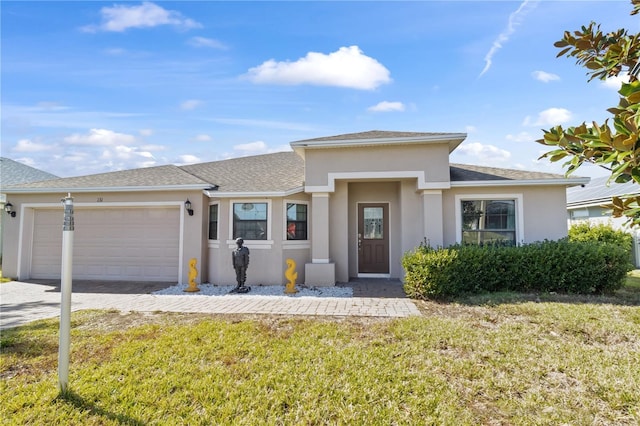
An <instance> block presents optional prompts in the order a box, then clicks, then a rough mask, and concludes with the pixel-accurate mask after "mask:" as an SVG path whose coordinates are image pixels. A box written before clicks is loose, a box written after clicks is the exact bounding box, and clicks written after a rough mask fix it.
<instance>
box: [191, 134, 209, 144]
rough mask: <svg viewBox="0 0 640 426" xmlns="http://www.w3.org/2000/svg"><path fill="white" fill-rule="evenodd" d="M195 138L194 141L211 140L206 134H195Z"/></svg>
mask: <svg viewBox="0 0 640 426" xmlns="http://www.w3.org/2000/svg"><path fill="white" fill-rule="evenodd" d="M194 139H195V140H196V142H210V141H211V136H209V135H206V134H204V133H203V134H200V135H196V137H195V138H194Z"/></svg>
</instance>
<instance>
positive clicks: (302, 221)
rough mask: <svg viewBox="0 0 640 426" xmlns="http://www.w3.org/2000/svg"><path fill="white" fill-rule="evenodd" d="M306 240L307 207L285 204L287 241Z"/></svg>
mask: <svg viewBox="0 0 640 426" xmlns="http://www.w3.org/2000/svg"><path fill="white" fill-rule="evenodd" d="M306 239H307V205H306V204H297V203H287V240H306Z"/></svg>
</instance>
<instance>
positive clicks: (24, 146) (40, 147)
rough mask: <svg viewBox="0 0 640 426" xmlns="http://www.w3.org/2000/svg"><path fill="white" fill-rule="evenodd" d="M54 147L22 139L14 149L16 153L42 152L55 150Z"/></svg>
mask: <svg viewBox="0 0 640 426" xmlns="http://www.w3.org/2000/svg"><path fill="white" fill-rule="evenodd" d="M53 148H54V147H53V146H52V145H47V144H43V143H39V142H34V141H32V140H30V139H20V140H19V141H18V143H17V144H16V146H15V147H14V148H13V151H14V152H42V151H49V150H51V149H53Z"/></svg>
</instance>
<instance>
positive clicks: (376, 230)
mask: <svg viewBox="0 0 640 426" xmlns="http://www.w3.org/2000/svg"><path fill="white" fill-rule="evenodd" d="M363 213H364V223H363V225H364V233H363V236H362V237H363V238H364V239H365V240H381V239H383V238H384V226H383V223H384V221H383V208H382V207H365V208H364V212H363Z"/></svg>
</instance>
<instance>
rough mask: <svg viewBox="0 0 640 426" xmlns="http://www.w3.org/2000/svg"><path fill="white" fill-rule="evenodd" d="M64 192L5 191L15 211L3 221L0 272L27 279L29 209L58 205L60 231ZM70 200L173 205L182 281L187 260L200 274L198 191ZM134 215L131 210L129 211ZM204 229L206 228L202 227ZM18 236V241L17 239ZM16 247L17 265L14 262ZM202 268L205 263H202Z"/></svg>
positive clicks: (81, 204) (85, 204)
mask: <svg viewBox="0 0 640 426" xmlns="http://www.w3.org/2000/svg"><path fill="white" fill-rule="evenodd" d="M65 196H66V194H64V193H60V194H9V195H8V199H9V200H10V201H11V203H12V204H13V205H14V209H15V210H16V212H17V215H16V217H15V218H12V220H11V221H10V222H9V223H7V222H5V227H4V228H5V229H3V245H4V253H3V264H2V268H3V275H5V276H8V277H13V278H16V277H17V278H19V279H29V278H30V277H29V267H30V264H31V263H30V262H31V258H30V251H31V243H32V237H33V218H34V215H33V212H34V209H38V208H48V209H51V208H59V209H60V229H61V231H60V232H62V221H63V207H62V203H61V201H60V200H61V198H63V197H65ZM71 196H72V197H73V199H74V208H75V209H82V208H102V207H104V208H135V207H148V206H152V205H175V206H180V211H181V214H182V215H183V219H182V235H183V242H182V271H181V277H179V278H180V279H181V281H182V282H185V283H186V282H188V273H189V269H188V268H189V266H188V265H189V259H191V258H196V260H197V264H198V268H199V276H198V282H200V277H201V276H202V274H201V272H200V270H201V269H202V267H203V265H205V263H204V262H203V253H204V249H203V244H202V237H201V236H202V234H203V232H204V230H203V221H202V220H201V216H202V215H203V214H204V212H203V201H204V198H203V196H202V192H201V191H183V192H178V191H158V192H154V191H149V192H144V193H143V192H129V193H120V192H104V193H103V192H90V193H81V192H79V193H71ZM187 198H188V199H189V200H190V201H191V203H192V208H193V210H194V216H189V215H188V214H187V213H186V211H185V209H184V207H182V205H183V203H184V201H185V200H186V199H187ZM131 213H132V214H135V210H132V211H131ZM205 229H206V228H205ZM21 237H22V244H19V239H20V238H21ZM19 249H20V265H18V258H19V253H18V250H19ZM205 270H206V266H205Z"/></svg>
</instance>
